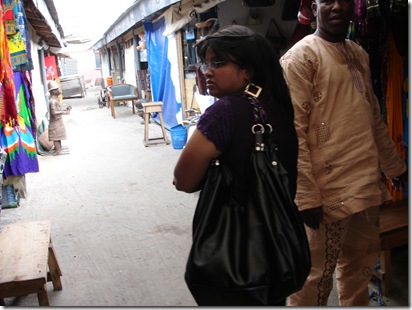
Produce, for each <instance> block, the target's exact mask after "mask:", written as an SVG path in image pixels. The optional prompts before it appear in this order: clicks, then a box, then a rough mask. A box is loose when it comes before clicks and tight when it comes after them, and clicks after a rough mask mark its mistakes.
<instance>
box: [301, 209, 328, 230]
mask: <svg viewBox="0 0 412 310" xmlns="http://www.w3.org/2000/svg"><path fill="white" fill-rule="evenodd" d="M300 213H301V214H302V217H303V222H304V223H305V224H306V226H308V227H310V228H312V229H315V230H317V229H319V225H320V222H321V221H322V220H323V209H322V206H319V207H316V208H313V209H307V210H302V211H300Z"/></svg>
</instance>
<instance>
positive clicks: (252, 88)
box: [245, 83, 262, 98]
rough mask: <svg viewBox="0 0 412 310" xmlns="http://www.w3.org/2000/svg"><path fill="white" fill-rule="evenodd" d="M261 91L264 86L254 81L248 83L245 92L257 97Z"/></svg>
mask: <svg viewBox="0 0 412 310" xmlns="http://www.w3.org/2000/svg"><path fill="white" fill-rule="evenodd" d="M261 91H262V87H260V86H258V85H255V84H253V83H249V84H247V85H246V88H245V93H246V94H248V95H250V96H252V97H255V98H257V97H259V95H260V93H261Z"/></svg>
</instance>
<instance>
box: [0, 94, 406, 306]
mask: <svg viewBox="0 0 412 310" xmlns="http://www.w3.org/2000/svg"><path fill="white" fill-rule="evenodd" d="M98 97H99V89H97V88H95V89H89V90H87V95H86V97H85V98H71V99H65V100H64V103H65V104H67V105H71V106H72V107H73V109H72V112H71V115H69V116H67V117H66V116H65V118H64V122H65V125H66V128H67V136H68V139H67V140H64V141H62V144H63V146H67V147H68V148H69V151H70V154H69V155H61V156H39V165H40V172H39V173H33V174H28V175H26V183H27V197H26V198H25V199H21V200H20V206H19V207H17V208H14V209H3V210H2V211H1V213H0V226H4V225H6V224H9V223H14V222H21V221H35V220H50V221H51V236H52V240H53V245H54V249H55V252H56V255H57V259H58V261H59V264H60V268H61V270H62V273H63V276H62V278H61V279H62V284H63V290H61V291H53V286H52V284H51V283H50V282H48V284H47V285H48V297H49V302H50V306H196V303H195V301H194V300H193V298H192V296H191V295H190V292H189V290H188V289H187V287H186V284H185V282H184V278H183V275H184V270H185V264H186V259H187V255H188V252H189V247H190V244H191V225H192V217H193V213H194V210H195V206H196V201H197V197H198V194H197V193H195V194H186V193H181V192H178V191H176V190H175V188H174V187H173V185H172V175H173V169H174V165H175V163H176V161H177V158H178V156H179V155H180V150H176V149H173V147H172V145H171V144H169V145H166V144H158V145H153V146H149V147H145V146H144V144H143V136H144V125H143V124H142V118H141V117H140V116H139V115H137V114H132V110H131V108H130V107H125V106H119V107H116V119H113V118H112V117H111V114H110V109H108V108H106V107H103V108H99V106H98ZM168 134H169V132H168ZM156 135H161V130H160V126H158V125H157V124H153V123H152V124H150V136H151V137H155V136H156ZM407 252H408V251H407V248H406V249H405V248H401V249H400V252H399V254H397V256H396V257H394V262H395V263H396V264H398V266H402V268H403V269H401V270H398V269H399V268H395V269H394V278H396V279H400V283H398V282H399V281H398V280H397V282H396V283H394V284H393V296H392V298H389V299H388V298H385V302H386V304H387V305H388V306H391V305H393V306H407V305H408V302H409V300H408V273H407V272H406V273H405V268H407V266H408V262H407V254H405V253H407ZM395 254H396V253H395ZM399 274H400V275H401V276H399ZM402 274H403V277H402ZM5 302H6V306H24V307H32V306H37V305H38V301H37V296H36V294H32V295H28V296H24V297H19V298H7V299H5ZM329 304H330V305H331V306H337V299H336V292H335V291H334V292H333V294H332V296H331V298H330V302H329ZM370 305H371V306H377V305H378V304H377V302H376V301H375V300H371V303H370Z"/></svg>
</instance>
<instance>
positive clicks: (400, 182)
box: [391, 171, 408, 192]
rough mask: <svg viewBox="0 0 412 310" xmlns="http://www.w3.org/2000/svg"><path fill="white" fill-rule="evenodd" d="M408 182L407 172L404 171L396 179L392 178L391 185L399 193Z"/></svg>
mask: <svg viewBox="0 0 412 310" xmlns="http://www.w3.org/2000/svg"><path fill="white" fill-rule="evenodd" d="M407 180H408V171H405V172H404V173H403V174H401V175H400V176H398V177H396V178H392V182H391V185H392V187H393V188H394V189H395V190H396V191H397V192H400V191H401V190H403V189H404V188H405V184H406V182H407Z"/></svg>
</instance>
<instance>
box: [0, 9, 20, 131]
mask: <svg viewBox="0 0 412 310" xmlns="http://www.w3.org/2000/svg"><path fill="white" fill-rule="evenodd" d="M3 16H4V5H3V2H1V6H0V59H1V60H2V61H1V62H0V121H1V123H2V124H3V125H5V124H7V123H9V124H11V125H13V124H15V122H16V118H17V108H16V101H15V97H14V92H15V89H14V80H13V69H12V66H11V60H10V53H9V46H8V42H7V39H6V38H7V34H6V27H5V21H4V18H3Z"/></svg>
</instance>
